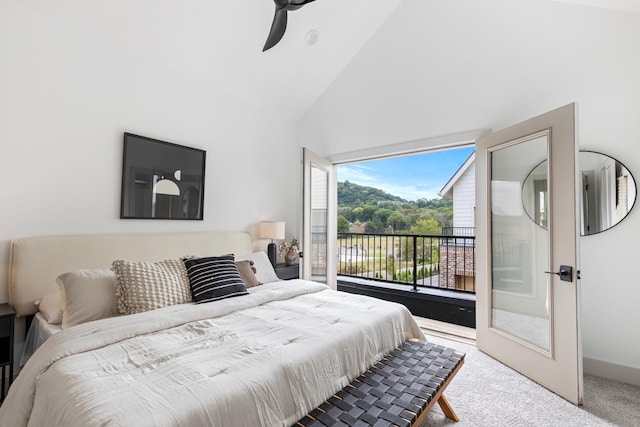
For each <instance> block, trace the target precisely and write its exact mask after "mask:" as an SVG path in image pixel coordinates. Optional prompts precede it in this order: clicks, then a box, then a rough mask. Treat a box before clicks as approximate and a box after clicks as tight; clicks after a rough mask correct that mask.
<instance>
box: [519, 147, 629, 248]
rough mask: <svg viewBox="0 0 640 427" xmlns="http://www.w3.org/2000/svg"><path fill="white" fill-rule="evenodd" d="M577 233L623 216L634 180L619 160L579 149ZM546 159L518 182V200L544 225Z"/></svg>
mask: <svg viewBox="0 0 640 427" xmlns="http://www.w3.org/2000/svg"><path fill="white" fill-rule="evenodd" d="M579 156H580V158H579V162H578V163H579V165H580V175H579V177H580V181H581V182H580V186H581V189H582V191H581V194H580V205H581V206H582V209H581V212H580V234H581V235H582V236H587V235H589V234H596V233H600V232H601V231H605V230H608V229H609V228H611V227H613V226H614V225H616V224H617V223H619V222H620V221H622V220H623V219H624V217H626V216H627V214H628V213H629V212H630V211H631V208H632V207H633V205H634V203H635V201H636V183H635V180H634V179H633V176H632V175H631V173H630V172H629V170H628V169H627V168H626V167H625V166H624V165H623V164H622V163H620V162H619V161H617V160H616V159H614V158H611V157H609V156H607V155H605V154H602V153H596V152H594V151H580V154H579ZM547 170H548V168H547V161H546V160H545V161H543V162H542V163H540V164H539V165H538V166H536V167H535V168H533V170H532V171H531V172H529V175H528V176H527V178H526V179H525V181H524V184H523V186H522V204H523V206H524V210H525V211H526V212H527V215H529V217H530V218H531V219H532V220H533V221H534V222H535V223H536V224H538V225H539V226H540V227H543V228H546V227H547V203H548V198H547V173H548V172H547Z"/></svg>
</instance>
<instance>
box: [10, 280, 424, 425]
mask: <svg viewBox="0 0 640 427" xmlns="http://www.w3.org/2000/svg"><path fill="white" fill-rule="evenodd" d="M408 338H420V339H424V336H423V335H422V333H421V331H420V329H419V327H418V326H417V324H416V323H415V321H414V319H413V317H412V316H411V314H410V313H409V311H408V310H407V309H406V308H405V307H404V306H401V305H398V304H394V303H389V302H385V301H381V300H377V299H373V298H368V297H364V296H359V295H352V294H346V293H341V292H336V291H332V290H329V289H328V288H327V287H326V286H325V285H321V284H318V283H314V282H308V281H303V280H291V281H282V282H276V283H269V284H266V285H263V286H259V287H256V288H252V290H251V294H250V295H247V296H243V297H237V298H229V299H226V300H221V301H217V302H214V303H209V304H201V305H194V304H183V305H177V306H171V307H165V308H163V309H159V310H154V311H151V312H146V313H140V314H135V315H131V316H121V317H116V318H110V319H103V320H99V321H95V322H89V323H86V324H82V325H79V326H76V327H73V328H69V329H67V330H65V331H63V332H62V333H59V334H56V335H54V336H52V337H51V338H50V339H49V340H47V342H45V343H44V344H43V345H42V347H40V349H39V350H38V351H37V352H36V353H35V354H34V355H33V356H32V357H31V359H30V360H29V361H28V362H27V364H26V365H25V367H24V368H23V370H22V372H21V373H20V375H19V376H18V378H17V379H16V381H15V382H14V383H13V385H12V387H11V389H10V391H9V394H8V396H7V399H6V400H5V402H4V404H3V405H2V407H0V425H2V426H5V425H6V426H16V427H18V426H27V425H29V426H45V425H47V426H52V425H60V426H62V425H64V426H67V427H71V426H83V427H86V426H98V425H100V426H107V425H108V426H134V425H135V426H178V425H180V426H230V425H233V426H252V427H253V426H260V425H261V426H269V427H272V426H290V425H291V424H293V423H294V422H295V421H297V420H298V419H300V418H301V417H302V416H303V415H305V414H306V413H308V412H309V411H310V410H311V409H313V408H314V407H316V406H317V405H318V404H320V403H321V402H323V401H324V400H325V399H326V398H327V397H329V396H330V395H331V394H333V393H334V392H336V391H337V390H339V389H340V388H342V387H344V386H345V385H346V384H347V383H348V382H349V381H350V380H352V379H353V378H354V377H356V376H357V375H359V374H360V373H362V372H363V371H364V370H366V368H368V367H369V366H371V365H372V364H373V363H375V362H376V361H377V360H379V359H380V358H381V357H382V356H383V355H384V354H386V353H388V352H389V351H391V350H392V349H393V348H395V347H397V346H398V345H399V344H400V343H401V342H402V341H404V340H406V339H408Z"/></svg>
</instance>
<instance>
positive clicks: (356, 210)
mask: <svg viewBox="0 0 640 427" xmlns="http://www.w3.org/2000/svg"><path fill="white" fill-rule="evenodd" d="M351 213H352V214H353V217H354V219H355V220H356V221H362V214H363V213H364V209H363V208H362V207H361V206H358V207H356V208H353V209H352V210H351Z"/></svg>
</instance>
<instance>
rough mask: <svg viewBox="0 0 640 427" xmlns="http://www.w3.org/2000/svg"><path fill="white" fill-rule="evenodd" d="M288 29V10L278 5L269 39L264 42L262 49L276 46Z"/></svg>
mask: <svg viewBox="0 0 640 427" xmlns="http://www.w3.org/2000/svg"><path fill="white" fill-rule="evenodd" d="M286 29H287V11H286V10H285V9H278V8H277V7H276V13H275V15H274V17H273V23H272V24H271V31H269V36H267V41H266V43H265V44H264V48H262V51H263V52H264V51H266V50H268V49H271V48H272V47H274V46H275V45H276V44H278V42H279V41H280V40H281V39H282V36H284V32H285V30H286Z"/></svg>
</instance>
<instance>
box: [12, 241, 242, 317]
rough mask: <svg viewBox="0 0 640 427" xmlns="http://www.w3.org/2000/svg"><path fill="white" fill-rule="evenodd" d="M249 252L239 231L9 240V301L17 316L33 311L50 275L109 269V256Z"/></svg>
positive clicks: (49, 286) (48, 288)
mask: <svg viewBox="0 0 640 427" xmlns="http://www.w3.org/2000/svg"><path fill="white" fill-rule="evenodd" d="M251 252H252V243H251V236H250V235H249V233H245V232H240V231H210V232H191V233H135V234H96V235H77V236H46V237H27V238H24V239H17V240H14V241H13V242H11V254H10V258H9V304H10V305H11V306H12V307H13V308H14V310H15V311H16V314H17V315H18V316H26V315H29V314H34V313H35V312H36V307H35V306H34V304H33V302H34V301H36V300H38V299H40V298H42V297H43V296H45V295H48V294H51V293H54V292H56V291H57V289H58V288H57V285H56V282H55V279H56V278H57V277H58V276H59V275H60V274H62V273H65V272H67V271H73V270H78V269H81V268H109V267H111V263H112V262H113V261H114V260H115V259H127V260H135V261H161V260H164V259H171V258H179V257H182V256H185V255H196V256H213V255H223V254H228V253H233V254H236V255H244V254H250V253H251Z"/></svg>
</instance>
